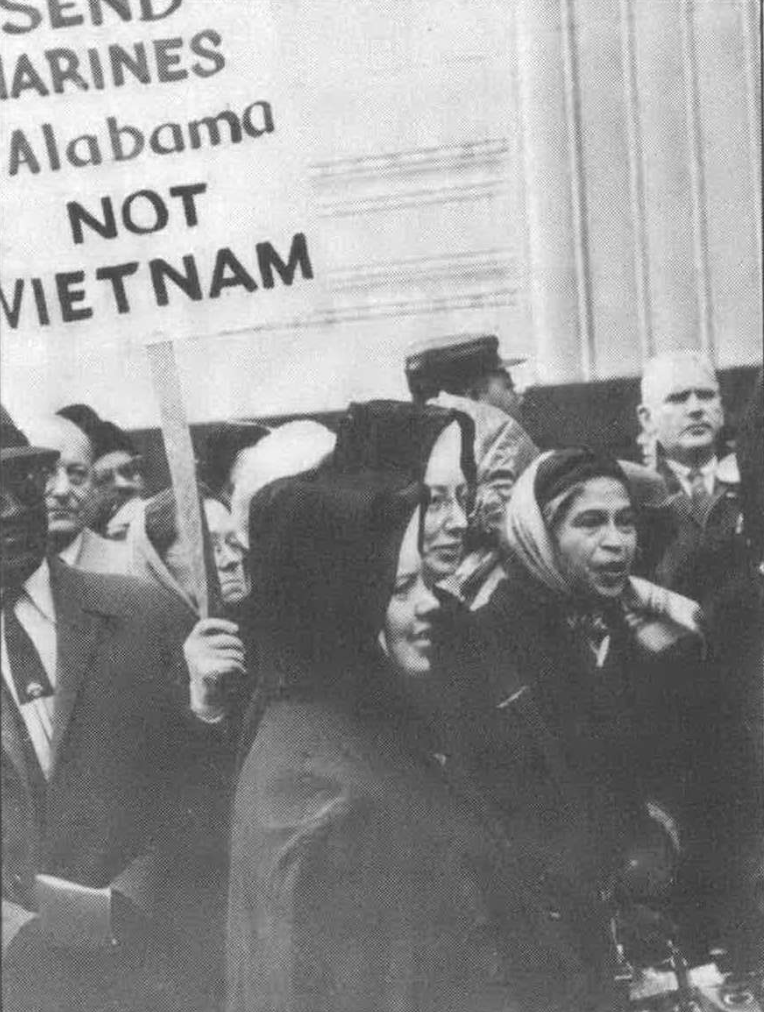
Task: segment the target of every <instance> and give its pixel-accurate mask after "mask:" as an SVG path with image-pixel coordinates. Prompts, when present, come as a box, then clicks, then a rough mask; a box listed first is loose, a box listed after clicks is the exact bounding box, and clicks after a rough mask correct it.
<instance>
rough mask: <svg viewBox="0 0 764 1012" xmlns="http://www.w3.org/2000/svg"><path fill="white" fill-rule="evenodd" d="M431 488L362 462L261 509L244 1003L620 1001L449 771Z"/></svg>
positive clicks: (239, 838)
mask: <svg viewBox="0 0 764 1012" xmlns="http://www.w3.org/2000/svg"><path fill="white" fill-rule="evenodd" d="M421 501H422V494H421V491H420V489H419V487H418V486H417V485H416V484H412V483H411V482H410V481H409V480H408V479H407V476H405V475H402V474H400V473H399V474H398V475H396V476H392V475H389V474H388V475H382V474H380V473H377V474H369V473H368V472H363V471H358V470H356V471H355V472H354V473H353V474H347V473H345V474H337V473H334V474H331V473H327V472H324V473H322V474H313V475H303V476H299V477H297V478H292V479H284V480H283V481H281V482H277V483H276V484H274V485H271V486H269V487H268V488H266V489H264V490H263V491H261V492H260V493H259V494H258V496H256V498H255V500H254V501H253V506H252V525H251V530H252V537H253V556H252V557H253V567H254V573H253V576H254V581H253V586H254V591H253V596H254V604H255V609H256V615H257V618H258V635H259V638H260V642H261V650H262V657H263V662H264V672H263V681H262V684H263V685H265V686H267V699H266V701H265V706H264V713H263V714H262V716H261V719H260V720H259V723H258V726H257V729H256V734H255V737H254V741H253V744H252V746H251V748H250V749H249V751H248V753H247V755H246V757H245V759H244V763H243V767H242V770H241V774H240V779H239V783H238V787H237V791H236V800H235V807H234V817H233V840H232V853H231V880H230V891H229V918H228V939H227V950H228V974H229V1003H228V1009H229V1012H266V1010H267V1012H297V1010H299V1012H308V1010H309V1012H361V1010H364V1012H365V1010H372V1009H373V1010H375V1012H393V1010H395V1012H436V1010H437V1012H465V1010H470V1012H499V1010H501V1012H530V1010H537V1012H542V1010H543V1012H552V1010H555V1009H558V1010H562V1009H565V1010H571V1012H573V1010H576V1012H578V1010H584V1009H594V1008H600V1009H602V1010H607V1012H612V1010H613V1009H615V1008H616V1007H617V1006H616V1005H615V1004H614V1003H613V1001H612V996H610V995H608V998H607V1000H604V999H603V1001H602V1003H601V1004H596V1002H595V999H594V998H593V997H592V996H591V994H590V993H589V984H590V981H589V979H588V976H587V973H586V972H585V969H584V968H583V967H582V966H581V964H580V963H579V961H578V959H577V957H576V955H575V953H573V951H572V950H571V948H570V947H569V946H568V945H567V944H566V942H565V940H564V939H563V938H562V937H560V935H559V933H558V932H557V925H556V924H555V923H554V921H553V920H550V919H549V918H548V917H547V914H546V910H545V909H544V908H543V905H542V902H541V901H540V900H539V899H538V897H537V896H536V895H535V893H534V892H533V888H532V886H533V885H535V884H531V883H527V882H525V881H524V880H523V879H522V878H521V876H520V875H519V873H518V869H517V864H516V860H515V857H514V851H513V846H512V843H511V842H510V841H509V840H508V839H507V837H506V836H505V835H504V834H503V832H502V830H501V829H500V828H499V827H498V825H497V823H496V822H495V820H492V819H491V817H490V814H489V813H487V812H486V811H484V810H483V808H482V805H481V802H480V800H479V799H477V798H476V797H475V796H474V795H473V794H472V793H471V792H470V789H469V787H468V786H465V785H464V784H463V783H461V782H459V778H458V776H457V779H456V781H451V778H450V772H449V771H450V765H451V764H450V760H449V758H448V757H447V756H446V755H445V754H444V753H443V752H442V751H441V749H442V743H441V739H440V735H439V729H438V726H437V724H433V722H432V721H431V719H430V717H431V714H432V710H433V706H432V702H431V699H432V696H434V695H435V696H437V694H438V692H439V686H438V685H437V684H435V685H433V684H432V683H431V675H430V649H431V637H432V620H433V618H434V616H435V613H436V612H437V607H438V604H437V600H436V598H435V597H434V596H433V595H432V593H431V592H430V591H429V589H428V587H427V585H426V583H425V582H424V580H423V569H422V560H421V556H420V545H421V539H422V530H421V527H422V518H421V509H420V508H418V507H419V504H420V503H421Z"/></svg>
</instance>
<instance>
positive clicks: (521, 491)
mask: <svg viewBox="0 0 764 1012" xmlns="http://www.w3.org/2000/svg"><path fill="white" fill-rule="evenodd" d="M564 452H565V451H548V452H547V453H543V454H542V455H541V456H540V457H537V459H536V460H534V461H533V463H532V464H531V465H530V466H529V467H528V468H527V469H526V470H525V471H524V472H523V474H522V475H521V476H520V478H519V479H518V481H517V484H516V485H515V487H514V490H513V492H512V498H511V499H510V501H509V504H508V506H507V513H506V518H505V523H504V528H503V530H502V547H503V550H504V552H505V554H506V555H507V557H508V559H509V561H510V562H511V561H513V560H514V561H515V562H516V563H517V564H519V565H520V566H521V567H522V568H523V569H524V570H525V571H526V572H527V573H528V574H529V575H530V576H531V577H532V578H533V579H534V580H536V581H537V582H538V583H540V584H542V585H543V586H544V587H546V588H547V589H548V590H550V591H551V592H552V594H553V595H554V596H555V597H557V598H561V599H563V600H565V601H568V602H571V603H572V598H573V594H572V589H571V587H570V585H569V584H568V582H567V580H566V579H565V575H564V573H563V572H562V569H561V567H560V563H559V554H558V551H557V548H556V545H555V542H554V537H553V535H552V533H551V532H550V530H549V528H548V527H547V525H546V523H545V522H544V517H543V514H542V509H541V507H540V506H539V503H538V501H537V498H536V494H537V493H536V483H537V472H538V470H539V468H541V467H543V466H544V463H545V461H550V462H551V461H552V460H553V458H555V456H559V454H560V453H564ZM613 463H614V462H613ZM588 466H589V465H587V467H588ZM608 466H609V467H610V465H608ZM547 467H548V465H547ZM615 467H616V468H617V467H618V465H617V464H615ZM600 473H601V474H604V475H605V476H608V477H611V476H612V477H616V474H615V472H614V471H613V470H612V467H610V469H609V470H607V471H604V472H600ZM595 476H596V475H595V473H594V472H593V471H591V470H590V473H589V474H588V477H595ZM559 478H560V476H559V474H558V475H557V476H556V477H555V475H554V473H553V472H552V471H551V470H548V471H547V481H546V482H544V483H542V494H547V493H549V492H550V491H551V492H552V493H554V497H555V498H558V499H559V497H560V495H561V494H563V492H564V489H563V487H562V484H563V483H561V482H560V480H559ZM623 480H624V485H625V487H626V489H627V491H629V485H628V481H627V480H626V479H625V477H624V479H623ZM621 606H622V608H623V611H624V615H625V618H626V622H627V624H628V625H629V627H630V628H631V629H632V631H633V632H634V633H635V635H637V636H638V638H639V639H640V641H641V642H642V645H643V646H644V647H645V648H646V649H648V650H651V651H652V650H659V649H662V648H663V647H664V646H665V645H667V643H668V641H669V640H670V639H672V638H674V637H675V636H676V635H681V634H692V635H695V636H702V613H701V610H700V606H699V605H698V604H697V603H696V602H695V601H691V600H690V599H689V598H687V597H684V596H682V595H681V594H677V593H675V592H674V591H670V590H666V589H665V588H664V587H659V586H658V585H657V584H654V583H650V582H649V581H648V580H644V579H641V578H639V577H636V576H632V577H630V578H629V581H628V583H627V585H626V588H625V589H624V592H623V594H622V595H621Z"/></svg>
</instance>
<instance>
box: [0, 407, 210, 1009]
mask: <svg viewBox="0 0 764 1012" xmlns="http://www.w3.org/2000/svg"><path fill="white" fill-rule="evenodd" d="M1 435H2V444H1V445H2V470H3V486H2V566H1V567H0V573H1V574H2V581H1V583H0V587H1V590H2V613H1V615H2V637H1V638H0V643H1V645H2V704H3V705H2V794H3V814H4V818H3V949H4V959H3V963H4V967H3V970H4V974H3V1007H4V1009H6V1010H11V1009H19V1010H22V1009H23V1010H26V1009H29V1010H32V1009H34V1010H35V1012H45V1010H51V1012H53V1010H55V1012H64V1010H67V1009H75V1008H76V1009H77V1010H78V1012H85V1010H93V1012H96V1010H97V1012H103V1010H106V1009H115V1010H116V1009H119V1010H120V1012H123V1010H124V1012H128V1010H130V1012H136V1010H145V1012H149V1010H150V1012H165V1010H168V1012H169V1010H175V1009H181V1008H182V1009H184V1012H185V1010H188V1009H193V1008H199V1009H204V1010H205V1012H207V1010H209V1009H210V1008H212V1007H213V999H212V998H211V997H210V995H203V994H202V993H201V989H202V985H201V984H200V982H199V977H200V974H201V967H202V963H203V961H202V959H201V956H200V953H199V952H198V951H196V948H197V946H195V944H194V942H195V941H196V942H198V943H200V945H201V948H203V943H201V941H200V936H199V933H198V932H197V934H196V935H195V936H194V938H192V937H191V935H189V934H188V933H184V932H183V930H182V926H181V924H179V923H178V922H179V920H184V921H185V922H186V924H188V923H190V918H191V917H192V916H193V915H191V914H189V911H191V910H192V909H193V908H194V907H195V905H197V906H198V904H196V900H198V899H199V895H198V894H197V892H196V885H195V884H193V881H192V880H193V879H194V877H198V867H197V866H196V865H195V861H197V859H198V852H197V850H196V841H197V839H198V838H199V836H200V835H203V834H204V832H205V830H206V828H207V825H208V822H206V820H208V819H209V818H210V813H209V812H208V811H207V799H208V795H207V794H206V793H205V779H204V772H203V770H202V768H201V767H202V764H203V763H205V762H206V761H208V756H209V754H210V746H211V743H212V742H214V740H215V735H217V734H218V733H219V732H218V731H217V730H216V728H215V726H210V725H208V724H205V723H203V722H202V721H200V720H198V719H196V718H195V716H194V714H193V713H192V712H191V709H190V706H189V679H188V674H187V670H186V667H185V665H184V663H183V658H182V651H181V647H182V644H183V642H184V640H185V639H186V637H187V636H188V633H189V631H190V626H191V625H192V620H189V618H188V617H187V616H186V615H185V613H184V612H183V610H182V609H181V608H180V607H179V606H177V605H175V603H174V602H173V601H172V600H171V599H169V598H168V597H167V596H166V595H164V594H163V593H162V592H160V591H157V590H156V589H154V588H152V587H151V586H148V585H146V584H144V583H142V582H140V581H137V580H132V579H130V578H127V577H118V576H105V575H100V574H92V573H84V572H79V571H76V570H74V569H71V568H70V567H68V566H66V565H65V564H63V563H62V562H61V561H60V560H59V559H56V558H51V559H50V561H48V560H46V559H45V557H44V552H45V542H46V511H45V504H44V498H43V492H44V488H45V482H46V480H47V478H48V475H49V474H50V471H51V468H52V467H53V466H54V465H55V461H56V453H55V452H52V451H50V450H47V449H44V448H35V447H31V446H29V444H28V442H27V440H26V438H25V437H24V436H23V434H22V433H21V432H20V431H19V430H18V429H17V428H16V427H15V426H14V424H13V422H12V420H11V419H10V417H9V416H8V415H7V414H6V413H4V412H3V414H2V426H1ZM212 753H214V745H213V747H212ZM181 909H182V910H183V913H182V914H179V911H180V910H181ZM197 923H198V922H197ZM192 934H193V932H192ZM192 968H195V969H196V970H197V971H199V972H192Z"/></svg>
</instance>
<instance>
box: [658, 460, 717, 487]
mask: <svg viewBox="0 0 764 1012" xmlns="http://www.w3.org/2000/svg"><path fill="white" fill-rule="evenodd" d="M666 463H667V464H668V466H669V467H670V468H671V470H672V471H673V472H674V474H675V475H676V476H677V478H678V479H679V484H680V485H681V486H682V489H683V490H684V491H685V492H686V493H687V495H692V485H691V482H690V475H691V474H692V473H693V472H694V471H700V473H701V474H702V475H703V482H704V484H705V486H706V491H707V492H708V493H709V495H711V494H712V493H713V491H714V484H715V483H716V470H717V468H718V466H719V461H718V459H717V458H716V456H713V457H712V458H711V459H710V460H709V461H708V463H707V464H704V465H703V467H688V466H687V465H686V464H680V463H679V461H678V460H672V459H671V458H670V457H666Z"/></svg>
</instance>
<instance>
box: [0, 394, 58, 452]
mask: <svg viewBox="0 0 764 1012" xmlns="http://www.w3.org/2000/svg"><path fill="white" fill-rule="evenodd" d="M0 453H2V459H3V460H4V461H12V460H17V459H24V458H27V459H28V458H29V457H48V458H49V459H50V460H51V461H53V460H55V459H56V457H57V456H58V450H52V449H51V448H50V447H46V446H30V443H29V440H28V439H27V437H26V436H25V435H24V433H23V432H22V431H21V429H19V428H18V426H17V425H16V423H15V422H14V421H13V419H12V418H11V416H10V415H9V414H8V412H7V411H6V410H5V408H4V407H3V406H2V404H0Z"/></svg>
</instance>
